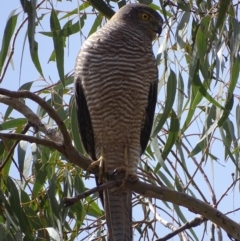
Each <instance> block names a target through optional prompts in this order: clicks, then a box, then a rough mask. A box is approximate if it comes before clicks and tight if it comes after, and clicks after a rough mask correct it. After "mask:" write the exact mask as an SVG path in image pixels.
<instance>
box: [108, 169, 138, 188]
mask: <svg viewBox="0 0 240 241" xmlns="http://www.w3.org/2000/svg"><path fill="white" fill-rule="evenodd" d="M113 174H114V175H117V179H122V184H121V185H120V187H119V189H124V186H125V183H126V182H127V181H129V182H137V181H138V176H137V175H136V174H131V173H129V171H128V168H126V167H125V166H120V167H118V168H116V169H115V170H114V172H113Z"/></svg>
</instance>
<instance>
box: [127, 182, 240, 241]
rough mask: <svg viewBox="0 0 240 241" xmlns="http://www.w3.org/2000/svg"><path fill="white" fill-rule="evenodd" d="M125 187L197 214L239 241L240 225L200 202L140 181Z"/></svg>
mask: <svg viewBox="0 0 240 241" xmlns="http://www.w3.org/2000/svg"><path fill="white" fill-rule="evenodd" d="M125 186H126V187H127V188H129V189H130V190H132V191H134V192H136V193H139V194H141V195H143V196H144V197H152V198H157V199H160V200H163V201H167V202H171V203H174V204H177V205H179V206H183V207H186V208H188V209H189V210H190V211H192V212H194V213H198V214H200V215H202V216H203V217H204V218H206V219H208V220H211V221H212V222H213V223H215V224H217V225H218V226H219V227H221V228H222V229H224V230H225V231H226V232H227V233H228V234H230V235H231V237H232V238H234V239H236V240H240V225H239V224H237V223H236V222H234V221H233V220H231V219H230V218H228V217H226V216H225V215H224V214H223V213H221V212H220V211H218V210H217V209H215V208H213V207H211V206H210V205H208V204H206V203H204V202H202V201H201V200H198V199H196V198H193V197H191V196H188V195H187V194H184V193H180V192H176V191H173V190H171V189H168V188H164V187H158V186H155V185H151V184H147V183H143V182H140V181H138V182H136V183H131V182H126V184H125Z"/></svg>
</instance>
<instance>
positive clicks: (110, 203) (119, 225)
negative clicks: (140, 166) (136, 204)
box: [103, 189, 133, 241]
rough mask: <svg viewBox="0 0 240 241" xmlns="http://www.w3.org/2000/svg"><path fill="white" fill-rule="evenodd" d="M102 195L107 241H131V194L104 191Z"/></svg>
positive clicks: (129, 192)
mask: <svg viewBox="0 0 240 241" xmlns="http://www.w3.org/2000/svg"><path fill="white" fill-rule="evenodd" d="M103 195H104V208H105V213H106V220H107V226H108V241H132V239H133V234H132V192H131V191H130V190H126V191H125V192H124V193H117V194H115V193H113V192H112V191H111V190H109V189H106V190H104V193H103Z"/></svg>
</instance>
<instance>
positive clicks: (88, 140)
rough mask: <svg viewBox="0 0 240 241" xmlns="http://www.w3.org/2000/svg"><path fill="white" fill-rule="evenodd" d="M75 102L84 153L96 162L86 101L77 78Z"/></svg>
mask: <svg viewBox="0 0 240 241" xmlns="http://www.w3.org/2000/svg"><path fill="white" fill-rule="evenodd" d="M75 101H76V109H77V118H78V129H79V133H80V136H81V140H82V144H83V146H84V148H85V151H86V152H87V153H88V155H89V156H90V157H91V159H92V160H94V161H95V160H97V158H96V153H95V145H94V135H93V129H92V123H91V117H90V113H89V110H88V105H87V100H86V97H85V94H84V90H83V86H82V84H81V80H80V78H79V77H78V78H77V79H76V81H75Z"/></svg>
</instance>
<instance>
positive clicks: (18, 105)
mask: <svg viewBox="0 0 240 241" xmlns="http://www.w3.org/2000/svg"><path fill="white" fill-rule="evenodd" d="M0 102H1V103H4V104H6V105H9V106H11V107H12V108H14V109H15V110H17V111H19V112H20V113H22V114H23V115H24V116H25V117H26V118H27V119H28V121H29V122H30V123H32V124H33V125H34V127H35V128H37V130H39V131H41V132H43V133H44V134H46V136H47V137H48V138H49V139H51V140H53V141H55V142H58V143H63V138H62V136H61V134H60V133H58V132H53V131H52V129H51V128H49V127H48V126H47V125H45V124H43V123H42V121H41V120H40V119H39V117H38V116H37V115H36V114H35V113H34V112H33V111H32V110H31V109H30V108H29V107H27V106H26V105H25V104H24V103H23V102H22V101H20V100H18V99H15V98H11V97H8V96H5V95H0Z"/></svg>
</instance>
